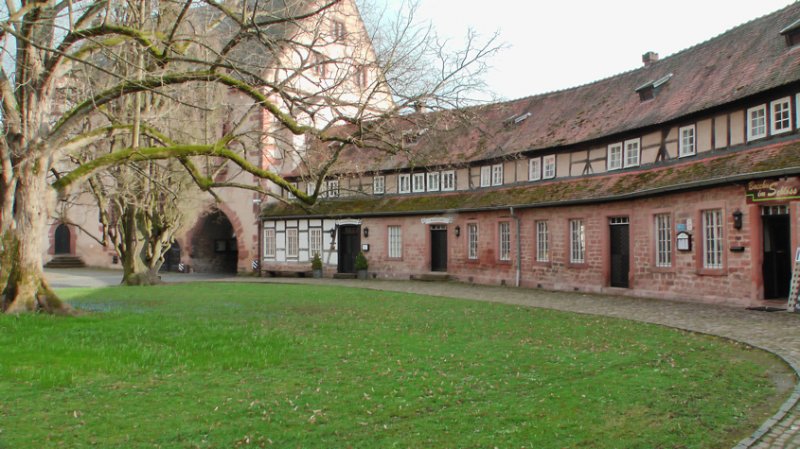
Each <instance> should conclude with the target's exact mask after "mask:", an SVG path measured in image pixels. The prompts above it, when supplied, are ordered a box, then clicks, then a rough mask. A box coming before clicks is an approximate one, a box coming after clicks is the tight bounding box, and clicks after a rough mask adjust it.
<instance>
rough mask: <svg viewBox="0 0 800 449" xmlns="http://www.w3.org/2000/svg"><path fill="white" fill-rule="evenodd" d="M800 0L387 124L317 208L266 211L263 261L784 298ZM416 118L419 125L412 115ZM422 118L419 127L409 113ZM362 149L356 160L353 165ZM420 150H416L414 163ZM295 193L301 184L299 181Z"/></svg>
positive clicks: (798, 137) (354, 152)
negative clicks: (573, 80)
mask: <svg viewBox="0 0 800 449" xmlns="http://www.w3.org/2000/svg"><path fill="white" fill-rule="evenodd" d="M798 44H800V4H793V5H790V6H788V7H786V8H784V9H782V10H780V11H777V12H775V13H773V14H770V15H767V16H764V17H761V18H758V19H755V20H753V21H751V22H748V23H746V24H744V25H741V26H739V27H737V28H734V29H732V30H730V31H728V32H726V33H724V34H722V35H720V36H718V37H716V38H714V39H711V40H709V41H706V42H704V43H701V44H698V45H696V46H694V47H692V48H689V49H687V50H684V51H682V52H679V53H677V54H675V55H672V56H670V57H668V58H664V59H662V60H658V57H657V55H655V54H653V53H648V54H645V55H644V58H643V60H644V66H643V67H641V68H640V69H637V70H633V71H630V72H626V73H623V74H619V75H616V76H612V77H610V78H607V79H604V80H600V81H597V82H594V83H591V84H587V85H584V86H580V87H576V88H572V89H566V90H563V91H558V92H553V93H548V94H543V95H537V96H534V97H529V98H523V99H519V100H514V101H509V102H504V103H497V104H491V105H485V106H480V107H476V108H470V109H468V110H466V111H458V112H464V113H465V116H467V117H469V121H468V123H466V124H464V123H463V120H460V121H459V123H460V124H459V125H456V124H455V123H456V120H455V119H454V118H453V116H454V115H455V114H456V112H453V111H445V112H435V113H429V114H419V116H420V117H423V116H424V117H427V118H431V117H435V119H436V120H428V121H427V123H433V122H436V123H439V124H448V123H449V124H450V125H448V126H440V127H438V128H436V127H433V126H430V127H424V126H421V125H415V124H414V121H413V120H410V119H409V120H403V121H402V123H400V121H397V122H396V123H395V124H394V125H393V126H396V127H397V128H398V130H399V131H400V132H399V135H401V136H403V139H404V142H403V145H404V147H405V148H406V149H407V150H408V151H407V152H404V153H403V154H405V155H407V156H406V159H402V158H401V157H400V156H398V154H396V153H395V154H392V155H390V156H386V157H377V156H374V157H373V162H372V163H371V165H369V166H368V167H365V164H364V163H363V160H364V151H367V150H364V149H359V148H352V149H349V152H348V153H347V154H345V155H344V156H343V157H342V158H341V160H340V162H339V163H338V165H337V166H336V167H335V168H334V170H333V171H332V172H331V174H330V175H329V177H328V178H327V179H326V180H325V181H324V182H325V183H326V186H327V187H328V189H327V190H328V195H327V198H325V199H323V200H322V201H320V202H319V204H317V205H316V206H315V207H313V208H301V207H299V206H297V205H292V204H283V203H274V204H269V205H267V206H266V207H264V209H263V212H262V224H261V227H262V230H261V241H262V244H261V262H262V269H263V271H265V272H267V273H272V274H277V273H283V272H298V271H299V272H305V271H310V264H309V261H310V258H311V257H312V256H313V254H314V253H319V254H320V255H321V257H322V260H323V263H324V264H325V271H326V275H333V274H336V273H343V274H345V273H352V272H353V271H354V260H355V256H356V255H357V254H358V253H359V252H361V251H363V252H364V254H365V255H366V257H367V259H368V261H369V272H370V274H371V276H373V277H376V278H397V279H408V278H410V277H415V276H429V275H431V273H441V274H446V275H447V276H448V277H449V278H452V279H456V280H459V281H462V282H475V283H483V284H503V285H509V286H523V287H532V288H545V289H555V290H567V291H587V292H614V293H618V294H627V295H634V296H658V297H665V298H675V299H689V300H697V301H709V302H725V303H732V304H741V305H764V304H768V303H765V302H764V301H765V300H770V299H785V298H786V297H787V296H788V293H789V292H788V289H789V283H790V279H791V270H792V267H793V264H794V259H795V249H796V248H798V245H800V129H799V127H798V124H799V123H800V45H798ZM409 123H411V124H409ZM418 123H421V122H418ZM359 161H360V164H359ZM419 161H424V163H420V162H419ZM297 182H298V184H299V185H300V187H301V188H302V187H304V186H303V184H304V178H302V177H298V178H297Z"/></svg>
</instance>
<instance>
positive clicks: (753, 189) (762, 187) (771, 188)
mask: <svg viewBox="0 0 800 449" xmlns="http://www.w3.org/2000/svg"><path fill="white" fill-rule="evenodd" d="M745 195H746V196H747V202H748V203H763V202H765V201H785V200H795V199H800V178H789V179H777V180H776V179H771V180H762V181H750V182H749V183H747V189H746V191H745Z"/></svg>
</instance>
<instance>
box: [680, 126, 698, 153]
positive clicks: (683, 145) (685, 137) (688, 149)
mask: <svg viewBox="0 0 800 449" xmlns="http://www.w3.org/2000/svg"><path fill="white" fill-rule="evenodd" d="M694 133H695V128H694V125H691V126H684V127H683V128H679V129H678V136H679V137H678V157H686V156H694V155H695V153H696V152H697V150H696V149H695V137H694Z"/></svg>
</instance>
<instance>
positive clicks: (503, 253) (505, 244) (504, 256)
mask: <svg viewBox="0 0 800 449" xmlns="http://www.w3.org/2000/svg"><path fill="white" fill-rule="evenodd" d="M498 231H499V234H500V235H499V242H498V243H499V244H500V248H499V251H498V255H499V256H500V260H511V223H509V222H507V221H504V222H502V223H500V226H498Z"/></svg>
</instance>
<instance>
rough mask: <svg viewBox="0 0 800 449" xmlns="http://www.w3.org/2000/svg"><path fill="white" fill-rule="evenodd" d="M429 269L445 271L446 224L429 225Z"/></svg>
mask: <svg viewBox="0 0 800 449" xmlns="http://www.w3.org/2000/svg"><path fill="white" fill-rule="evenodd" d="M431 271H447V226H445V225H432V226H431Z"/></svg>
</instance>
